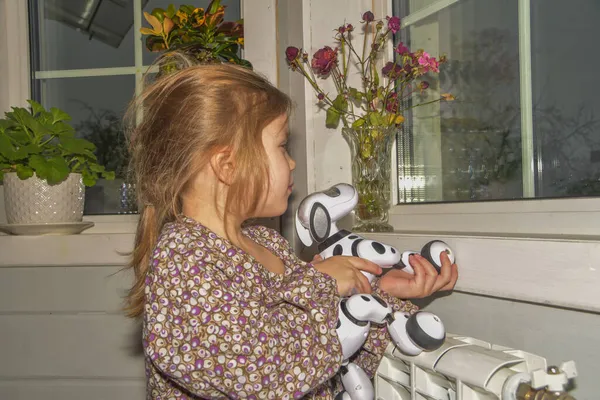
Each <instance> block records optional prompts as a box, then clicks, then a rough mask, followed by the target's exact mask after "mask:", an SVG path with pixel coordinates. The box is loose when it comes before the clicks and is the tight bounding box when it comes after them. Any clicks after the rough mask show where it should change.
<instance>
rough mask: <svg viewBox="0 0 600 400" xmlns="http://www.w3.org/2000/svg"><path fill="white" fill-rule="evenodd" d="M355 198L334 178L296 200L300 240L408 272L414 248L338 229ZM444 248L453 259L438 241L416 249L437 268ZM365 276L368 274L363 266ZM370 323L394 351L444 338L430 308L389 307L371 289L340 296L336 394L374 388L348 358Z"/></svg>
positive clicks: (367, 399) (361, 393)
mask: <svg viewBox="0 0 600 400" xmlns="http://www.w3.org/2000/svg"><path fill="white" fill-rule="evenodd" d="M357 202H358V194H357V192H356V190H355V189H354V187H352V186H351V185H348V184H345V183H340V184H337V185H334V186H332V187H330V188H329V189H327V190H324V191H321V192H315V193H312V194H310V195H308V196H307V197H306V198H304V199H303V200H302V202H301V203H300V206H299V207H298V210H297V211H296V217H295V220H296V233H297V234H298V237H299V238H300V240H301V241H302V243H303V244H304V245H305V246H307V247H308V246H311V245H312V244H313V243H315V242H316V243H317V247H318V252H319V254H320V255H321V256H322V257H323V259H325V258H328V257H331V256H334V255H346V256H350V255H351V256H355V257H361V258H364V259H367V260H369V261H371V262H373V263H375V264H378V265H379V266H381V268H382V269H383V270H384V272H383V273H385V272H386V271H389V270H391V269H403V270H404V271H407V272H410V273H412V272H413V270H412V268H411V267H410V264H409V262H408V257H409V256H410V255H411V254H415V253H417V252H416V251H405V252H403V253H400V252H399V251H398V250H397V249H395V248H394V247H392V246H388V245H386V244H383V243H379V242H376V241H374V240H368V239H365V238H364V237H361V236H359V235H357V234H354V233H352V232H349V231H347V230H343V229H339V228H338V227H337V221H339V220H340V219H341V218H342V217H344V216H345V215H347V214H349V213H350V212H351V211H352V210H353V209H354V207H355V206H356V204H357ZM442 251H446V252H447V253H448V256H449V257H450V260H451V261H452V262H454V253H453V252H452V250H451V249H450V248H449V247H448V245H446V244H445V243H444V242H442V241H439V240H435V241H432V242H429V243H427V244H426V245H425V246H424V247H423V249H422V250H421V252H420V254H421V255H422V256H423V257H425V258H426V259H428V260H429V261H430V262H431V263H432V264H433V266H434V267H435V268H436V269H437V270H438V272H439V270H440V268H441V265H442V263H441V260H440V253H441V252H442ZM363 274H365V276H366V277H367V278H368V279H369V282H371V281H372V280H373V278H374V276H373V275H372V274H369V273H366V272H363ZM371 323H375V324H386V325H387V329H388V332H389V333H390V336H391V338H392V340H393V342H394V344H395V345H396V346H397V347H398V349H399V350H400V351H402V352H403V353H405V354H407V355H410V356H416V355H418V354H420V353H421V352H422V351H432V350H436V349H437V348H439V347H440V346H441V345H442V344H443V343H444V340H445V338H446V331H445V328H444V325H443V323H442V321H441V320H440V319H439V318H438V317H437V316H435V315H434V314H431V313H428V312H417V313H415V314H413V315H410V314H408V313H406V312H392V308H391V307H390V306H389V305H388V304H387V303H386V302H385V301H383V300H382V299H381V298H379V297H378V296H376V295H372V294H355V295H352V296H350V297H346V298H343V299H342V300H341V302H340V305H339V319H338V323H337V334H338V336H339V339H340V343H341V345H342V353H343V357H344V361H343V364H342V368H341V371H342V384H343V386H344V390H345V391H344V392H342V393H340V395H339V397H336V399H342V400H348V399H350V400H372V399H373V398H374V390H373V385H372V383H371V380H370V379H369V377H368V376H367V374H366V373H365V372H364V371H363V370H362V369H361V368H360V367H358V366H357V365H356V364H354V363H352V362H350V358H351V357H352V355H354V354H355V353H356V352H357V351H358V350H359V349H360V348H361V347H362V345H363V344H364V342H365V340H366V338H367V335H368V333H369V329H370V327H371Z"/></svg>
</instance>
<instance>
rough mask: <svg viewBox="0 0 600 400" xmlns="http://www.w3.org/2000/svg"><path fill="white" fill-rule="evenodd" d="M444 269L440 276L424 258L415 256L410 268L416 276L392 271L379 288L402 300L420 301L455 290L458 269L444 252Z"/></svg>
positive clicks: (386, 275)
mask: <svg viewBox="0 0 600 400" xmlns="http://www.w3.org/2000/svg"><path fill="white" fill-rule="evenodd" d="M440 259H441V261H442V269H441V272H440V274H438V273H437V271H436V269H435V268H434V267H433V265H431V263H430V262H429V261H427V260H426V259H425V258H424V257H422V256H420V255H418V254H414V255H411V256H410V259H409V262H410V266H411V267H412V268H413V270H414V271H415V273H414V275H413V274H410V273H408V272H404V271H402V270H392V271H389V272H388V273H386V274H385V275H384V276H383V277H381V280H380V281H379V287H380V288H381V290H383V291H384V292H387V293H389V294H391V295H392V296H395V297H398V298H401V299H418V298H422V297H427V296H429V295H431V294H432V293H435V292H438V291H446V290H452V289H454V285H456V280H457V279H458V267H457V266H456V264H451V263H450V259H449V258H448V254H446V252H445V251H443V252H442V253H441V255H440Z"/></svg>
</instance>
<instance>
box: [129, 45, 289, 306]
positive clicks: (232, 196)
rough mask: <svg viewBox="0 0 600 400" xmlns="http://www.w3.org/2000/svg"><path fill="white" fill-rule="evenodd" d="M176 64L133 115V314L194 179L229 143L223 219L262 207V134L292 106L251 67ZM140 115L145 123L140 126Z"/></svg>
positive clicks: (140, 101)
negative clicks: (165, 231) (230, 171)
mask: <svg viewBox="0 0 600 400" xmlns="http://www.w3.org/2000/svg"><path fill="white" fill-rule="evenodd" d="M171 57H173V55H171ZM181 57H183V56H181ZM171 62H172V58H171ZM177 62H180V63H181V64H185V67H186V68H184V69H182V70H180V71H178V72H175V73H172V74H169V75H166V76H163V77H159V78H158V79H157V80H156V81H155V82H154V83H152V84H150V85H148V86H147V87H146V88H145V90H144V92H143V93H142V94H141V96H139V97H138V98H137V99H135V100H134V101H133V102H132V104H131V106H130V107H129V110H128V113H127V120H128V121H131V122H130V124H129V125H130V126H131V128H130V151H131V156H132V164H131V165H132V168H131V170H132V172H133V179H134V181H135V183H136V185H137V186H136V187H137V196H138V202H139V204H140V205H142V204H143V205H144V206H143V209H142V211H141V215H140V220H139V223H138V227H137V232H136V237H135V246H134V250H133V254H132V259H131V262H130V263H129V266H128V267H129V268H132V269H133V270H134V272H135V282H134V285H133V287H132V288H131V290H130V291H129V294H128V296H127V299H126V307H125V310H126V312H127V314H128V315H129V316H130V317H138V316H140V315H141V314H142V313H143V309H144V301H145V295H144V290H145V283H144V282H145V278H146V274H147V271H148V269H149V263H150V256H151V253H152V251H153V249H154V246H155V245H156V242H157V239H158V236H159V234H160V231H161V229H162V227H163V226H164V224H166V223H168V222H171V221H174V220H176V219H177V218H178V217H179V216H180V215H181V214H182V200H181V199H182V195H183V193H184V192H185V190H186V187H187V186H188V185H189V184H190V181H191V179H192V178H193V177H194V176H195V175H196V174H197V173H198V172H199V171H200V170H201V169H202V168H203V167H204V166H205V165H206V164H207V163H208V162H209V158H210V156H211V155H212V154H214V152H215V151H217V150H218V149H222V148H229V149H230V150H231V154H232V156H233V157H234V160H235V172H234V177H233V179H232V182H231V184H230V186H229V190H228V194H227V199H226V203H225V210H224V212H225V217H226V215H227V213H231V212H239V211H240V210H244V211H245V212H249V213H252V212H254V211H256V209H257V208H258V207H259V206H260V204H259V203H260V199H261V192H262V191H264V190H265V189H266V190H268V180H269V178H268V169H267V168H268V166H267V163H266V159H267V157H266V153H265V150H264V147H263V145H262V131H263V129H264V128H265V127H266V126H267V125H268V124H269V123H271V122H272V121H273V120H275V119H276V118H278V117H279V116H281V115H283V114H288V113H289V112H290V109H291V101H290V99H289V97H288V96H286V95H285V94H284V93H282V92H281V91H279V90H278V89H277V88H275V87H274V86H273V85H271V84H270V83H269V82H268V81H267V80H266V79H265V78H264V77H262V76H260V75H258V74H256V73H254V72H252V71H251V70H249V69H247V68H244V67H239V66H236V65H231V64H208V65H192V63H189V62H187V61H186V60H185V58H180V59H179V60H177ZM140 112H141V114H142V117H141V121H140V120H139V118H137V123H134V122H135V121H136V116H138V117H139V115H140Z"/></svg>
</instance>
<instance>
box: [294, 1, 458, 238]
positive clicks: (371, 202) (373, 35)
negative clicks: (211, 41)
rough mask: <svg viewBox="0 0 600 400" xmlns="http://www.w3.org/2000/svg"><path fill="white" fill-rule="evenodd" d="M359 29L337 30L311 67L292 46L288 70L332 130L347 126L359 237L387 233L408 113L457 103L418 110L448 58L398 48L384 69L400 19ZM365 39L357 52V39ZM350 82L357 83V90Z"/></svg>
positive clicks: (369, 17) (368, 17) (366, 20)
mask: <svg viewBox="0 0 600 400" xmlns="http://www.w3.org/2000/svg"><path fill="white" fill-rule="evenodd" d="M361 25H362V26H361V27H360V29H355V28H354V26H353V25H352V24H344V25H342V26H340V27H339V28H337V29H335V30H334V32H335V36H334V40H335V45H334V46H333V47H330V46H325V47H323V48H321V49H319V50H317V51H316V52H315V53H314V55H313V56H312V59H310V58H309V55H308V53H306V52H304V51H303V50H302V49H300V48H297V47H294V46H290V47H288V48H287V49H286V52H285V56H286V59H287V62H288V64H289V66H290V68H291V69H292V70H293V71H297V72H299V73H300V74H302V76H304V78H306V79H307V80H308V82H309V83H310V84H311V86H312V87H313V89H314V90H315V93H316V95H317V99H318V101H319V105H320V106H321V107H322V108H323V109H325V111H326V116H327V118H326V126H327V127H328V128H332V129H336V128H337V127H338V126H339V124H340V122H341V123H342V125H343V128H342V135H343V136H344V138H345V139H346V141H347V142H348V144H349V146H350V152H351V157H352V158H351V159H352V184H353V186H354V187H355V188H356V189H357V191H358V194H359V200H358V205H357V207H356V209H355V213H354V217H355V225H354V227H353V228H352V229H353V230H355V231H370V232H386V231H391V230H392V227H391V226H390V225H389V224H388V223H387V221H388V210H389V207H390V194H391V189H390V171H391V158H390V157H391V149H392V144H393V143H394V139H395V138H396V135H397V132H398V130H399V128H400V126H401V125H402V123H403V122H404V115H403V113H404V112H405V111H406V110H408V109H409V108H412V107H416V106H420V105H425V104H430V103H433V102H436V101H440V100H453V96H452V95H450V94H447V93H445V94H439V95H437V96H436V97H437V98H436V99H434V100H433V101H425V102H422V103H420V104H418V100H419V95H420V94H423V93H424V92H425V91H427V90H431V88H430V87H429V86H430V84H429V82H430V79H429V77H428V76H430V75H431V74H436V73H438V72H439V66H440V64H442V63H443V62H444V61H445V58H444V57H441V58H440V59H436V58H435V57H432V56H430V55H429V54H428V53H427V52H425V51H424V50H423V49H418V50H416V51H411V50H410V49H409V48H407V47H406V46H405V45H404V44H403V43H400V44H399V45H398V46H396V47H395V49H394V52H395V53H396V55H395V59H394V61H390V62H387V63H386V64H385V65H380V64H381V57H380V56H381V54H382V53H383V52H384V51H386V50H385V49H386V45H387V44H388V43H389V42H390V41H391V39H392V36H393V35H394V34H396V33H398V32H399V31H400V18H398V17H386V18H385V19H383V20H376V19H375V16H374V15H373V13H372V12H371V11H367V12H365V13H364V14H363V15H362V21H361ZM357 30H358V31H359V32H360V33H361V34H362V36H363V37H362V40H360V41H359V43H361V44H362V46H361V47H356V45H355V39H356V38H355V36H356V35H355V32H356V31H357ZM350 75H358V76H359V78H360V79H359V82H360V83H359V84H357V85H351V84H350V83H349V81H348V77H349V76H350ZM327 79H330V80H331V81H332V83H333V86H334V87H335V91H336V92H337V93H335V94H332V93H328V92H327V91H326V90H325V89H324V88H323V87H322V85H321V84H320V83H319V80H327Z"/></svg>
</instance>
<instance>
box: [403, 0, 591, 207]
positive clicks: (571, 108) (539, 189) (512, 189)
mask: <svg viewBox="0 0 600 400" xmlns="http://www.w3.org/2000/svg"><path fill="white" fill-rule="evenodd" d="M394 14H395V15H398V16H400V17H401V19H402V20H403V26H404V29H403V30H402V31H401V32H400V34H399V35H398V37H397V38H396V44H397V43H399V42H403V43H404V44H406V45H408V46H409V48H411V49H412V50H416V49H417V48H424V49H425V50H426V51H428V52H429V53H431V54H432V55H437V54H446V55H447V56H448V62H447V64H446V65H445V66H444V67H443V68H442V69H441V73H440V75H439V76H436V77H431V79H429V80H428V81H429V83H430V90H429V94H428V95H426V96H428V97H425V98H420V99H418V100H419V101H418V102H419V103H420V102H423V101H427V100H430V99H434V98H436V97H437V96H438V95H439V94H440V93H444V92H451V93H452V94H453V95H455V96H456V98H457V100H456V101H454V102H451V103H435V104H432V105H428V106H424V107H417V108H414V109H412V110H411V112H409V113H408V117H409V118H407V123H406V125H405V126H404V130H403V132H402V134H401V135H399V138H398V146H397V148H398V160H397V165H398V203H433V202H457V201H458V202H463V201H479V202H481V201H485V200H515V199H524V198H536V199H542V198H573V197H584V196H597V195H599V194H600V99H599V98H598V96H597V93H596V91H597V88H598V83H600V78H599V77H598V74H597V71H596V67H595V65H596V64H597V63H596V60H595V58H597V55H596V52H595V51H594V49H595V44H596V43H595V42H596V37H598V36H599V34H600V27H598V25H597V23H596V21H597V19H598V17H600V4H599V3H598V2H597V1H595V0H578V1H577V2H576V6H575V4H571V3H565V2H563V1H560V0H409V1H406V0H395V1H394ZM577 59H579V61H575V60H577ZM407 105H408V106H410V103H408V104H407ZM581 211H583V210H581Z"/></svg>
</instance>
